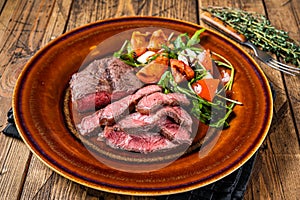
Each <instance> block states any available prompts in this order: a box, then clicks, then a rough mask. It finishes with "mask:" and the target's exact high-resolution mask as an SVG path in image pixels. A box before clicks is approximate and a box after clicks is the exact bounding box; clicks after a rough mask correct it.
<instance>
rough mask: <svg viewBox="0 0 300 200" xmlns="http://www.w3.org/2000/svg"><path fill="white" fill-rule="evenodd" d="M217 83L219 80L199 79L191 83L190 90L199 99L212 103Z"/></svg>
mask: <svg viewBox="0 0 300 200" xmlns="http://www.w3.org/2000/svg"><path fill="white" fill-rule="evenodd" d="M219 83H220V80H219V79H201V80H198V81H196V82H195V83H193V84H192V88H193V90H194V91H195V92H196V94H197V95H198V96H199V97H201V98H203V99H205V100H207V101H212V100H213V99H214V97H215V95H216V91H217V89H218V86H219Z"/></svg>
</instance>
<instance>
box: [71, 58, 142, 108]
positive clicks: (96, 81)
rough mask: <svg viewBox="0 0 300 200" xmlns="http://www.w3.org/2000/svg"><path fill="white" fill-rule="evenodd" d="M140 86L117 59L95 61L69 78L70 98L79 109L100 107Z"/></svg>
mask: <svg viewBox="0 0 300 200" xmlns="http://www.w3.org/2000/svg"><path fill="white" fill-rule="evenodd" d="M142 86H143V83H142V82H140V81H139V79H138V78H137V77H136V76H135V73H134V69H133V68H132V67H131V66H129V65H127V64H125V63H124V62H122V61H121V60H119V59H117V58H104V59H101V60H95V61H94V62H92V63H91V64H89V65H88V66H87V67H86V68H85V69H83V70H82V71H80V72H78V73H76V74H74V75H73V76H72V78H71V81H70V88H71V94H72V101H73V103H74V105H75V108H76V109H77V110H78V111H80V112H83V111H89V110H95V109H96V110H97V109H99V108H102V107H104V106H106V105H108V104H109V103H110V102H111V100H112V101H114V100H117V99H120V98H122V97H124V96H127V95H129V94H132V93H133V92H135V91H136V90H137V89H138V88H140V87H142Z"/></svg>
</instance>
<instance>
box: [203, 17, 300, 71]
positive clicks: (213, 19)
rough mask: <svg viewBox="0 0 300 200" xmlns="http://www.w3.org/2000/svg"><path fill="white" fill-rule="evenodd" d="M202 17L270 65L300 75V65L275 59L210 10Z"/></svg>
mask: <svg viewBox="0 0 300 200" xmlns="http://www.w3.org/2000/svg"><path fill="white" fill-rule="evenodd" d="M201 19H202V20H203V21H205V22H206V23H208V24H210V25H212V26H213V27H215V28H216V29H218V30H220V31H221V32H222V33H224V34H226V35H228V36H229V37H230V38H231V39H233V40H235V41H236V42H238V43H240V44H242V45H245V46H247V47H250V48H251V49H252V50H253V51H254V54H255V56H256V57H257V58H259V59H260V60H261V61H262V62H264V63H266V64H267V65H268V66H269V67H271V68H273V69H276V70H279V71H281V72H284V73H286V74H289V75H292V76H296V75H300V67H293V66H289V65H286V64H283V63H281V62H279V61H277V60H275V59H274V58H273V57H271V56H270V55H269V54H267V53H266V52H264V51H261V50H259V49H258V48H257V47H256V46H255V45H254V44H252V43H251V42H249V41H248V40H247V39H246V37H245V36H244V35H242V34H240V33H239V32H238V31H236V30H235V29H234V28H232V27H231V26H229V25H228V24H225V23H224V22H223V21H221V20H220V19H219V18H217V17H214V16H212V15H211V14H210V13H208V12H204V13H202V14H201Z"/></svg>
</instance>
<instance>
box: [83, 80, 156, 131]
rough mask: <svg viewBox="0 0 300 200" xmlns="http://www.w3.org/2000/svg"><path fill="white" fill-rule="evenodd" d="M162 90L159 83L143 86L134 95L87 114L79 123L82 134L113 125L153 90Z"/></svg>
mask: <svg viewBox="0 0 300 200" xmlns="http://www.w3.org/2000/svg"><path fill="white" fill-rule="evenodd" d="M159 90H160V91H161V88H160V87H159V86H157V85H149V86H145V87H143V88H141V89H140V90H138V91H137V92H136V93H135V94H133V95H128V96H126V97H124V98H122V99H120V100H118V101H115V102H113V103H111V104H109V105H107V106H106V107H105V108H102V109H100V110H98V111H96V112H95V113H93V114H92V115H89V116H86V117H84V118H83V119H82V121H81V123H80V125H78V128H79V131H80V133H81V134H82V135H86V134H88V133H90V132H92V131H93V130H94V129H95V128H97V127H98V126H101V125H112V124H114V123H115V122H116V121H117V120H119V119H120V118H121V117H122V116H124V115H125V114H129V112H130V111H131V109H132V108H133V106H134V105H135V104H136V103H137V102H138V100H139V99H141V98H142V97H143V96H145V95H149V94H151V93H153V92H157V91H159Z"/></svg>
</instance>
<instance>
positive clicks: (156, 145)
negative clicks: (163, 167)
mask: <svg viewBox="0 0 300 200" xmlns="http://www.w3.org/2000/svg"><path fill="white" fill-rule="evenodd" d="M101 136H102V137H104V138H105V141H106V144H108V145H109V146H111V147H113V148H120V149H123V150H126V151H133V152H140V153H150V152H154V151H159V150H161V149H164V150H165V149H170V148H173V147H175V146H176V145H175V144H173V143H172V142H170V141H169V140H168V139H166V138H165V137H163V136H162V135H160V134H159V133H152V132H143V133H140V134H128V133H126V132H124V131H121V130H116V129H114V128H113V127H109V126H106V127H105V129H104V132H103V134H102V135H101ZM100 140H103V138H100Z"/></svg>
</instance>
